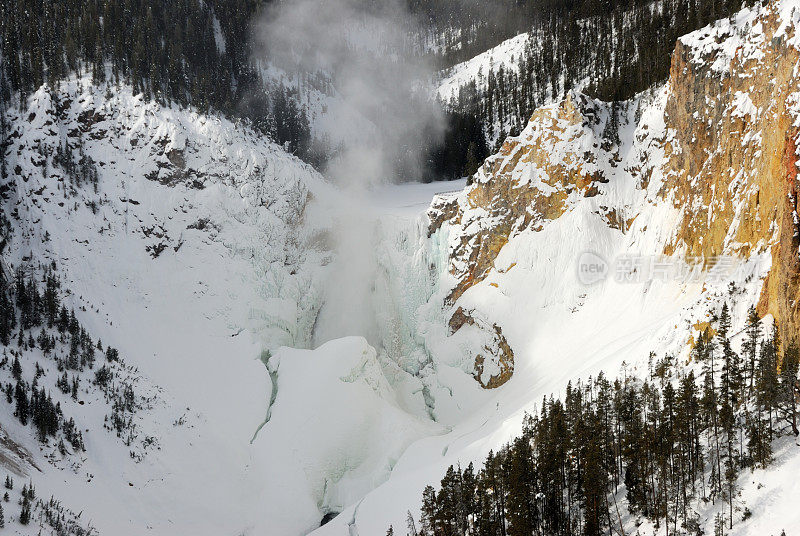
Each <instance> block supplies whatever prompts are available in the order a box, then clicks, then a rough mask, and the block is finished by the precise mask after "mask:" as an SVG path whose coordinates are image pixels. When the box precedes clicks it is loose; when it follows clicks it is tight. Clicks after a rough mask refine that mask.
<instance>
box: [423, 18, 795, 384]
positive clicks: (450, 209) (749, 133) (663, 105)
mask: <svg viewBox="0 0 800 536" xmlns="http://www.w3.org/2000/svg"><path fill="white" fill-rule="evenodd" d="M795 19H800V14H795V13H794V10H791V9H789V7H786V3H785V2H773V3H771V4H769V5H767V6H766V7H764V8H755V9H754V10H751V11H747V10H745V11H743V12H741V13H739V14H738V15H737V16H736V17H735V18H734V19H732V20H730V21H729V20H727V19H726V20H723V21H721V22H719V23H717V24H715V25H713V26H710V27H707V28H704V29H701V30H699V31H697V32H694V33H692V34H689V35H688V36H685V37H683V38H681V39H680V40H679V41H678V43H677V44H676V47H675V50H674V52H673V55H672V67H671V71H670V78H669V81H668V83H667V86H666V88H665V89H664V90H663V93H662V94H661V95H662V97H661V98H655V99H654V100H653V101H652V102H649V101H648V97H647V96H644V95H643V96H640V97H638V98H637V99H634V100H632V101H630V102H627V103H618V104H616V105H610V104H608V103H603V102H600V101H596V100H593V99H590V98H588V97H586V96H584V95H581V94H579V93H575V92H573V93H570V94H568V95H567V96H566V97H565V98H564V99H563V100H562V101H561V102H558V103H555V104H552V105H548V106H544V107H542V108H539V109H538V110H537V111H536V112H534V114H533V116H532V118H531V120H530V122H529V124H528V125H527V127H526V128H525V129H524V130H523V132H522V133H521V134H520V136H517V137H512V138H509V139H508V140H506V142H505V143H504V144H503V146H502V148H501V149H500V151H499V152H498V153H497V154H496V155H493V156H491V157H490V158H488V159H487V160H486V162H485V163H484V165H483V166H482V168H481V169H480V170H479V171H478V173H477V174H476V175H475V177H474V182H473V184H472V185H470V186H468V187H467V188H466V190H465V191H464V192H463V193H462V194H461V195H459V196H457V197H451V198H448V199H438V200H435V201H434V203H433V204H432V206H431V209H430V211H429V217H430V221H431V224H430V229H429V232H430V233H431V234H432V233H434V232H436V231H437V230H438V229H440V228H442V227H447V228H448V235H449V237H450V259H451V260H450V273H451V274H452V275H453V276H454V277H455V284H454V285H453V288H452V289H451V292H450V293H449V295H448V297H447V299H446V303H445V307H449V308H452V309H453V310H454V311H455V313H454V314H453V319H452V321H451V330H457V329H458V328H457V326H459V325H462V324H464V323H465V321H464V318H463V316H464V315H463V311H462V309H461V308H460V307H459V304H460V301H459V300H461V298H462V296H464V294H465V293H467V292H468V291H469V290H470V289H471V288H472V287H474V286H476V285H479V284H480V283H481V282H482V281H484V279H486V278H487V276H488V275H489V274H491V273H492V271H493V270H497V268H496V267H495V264H494V263H495V260H496V258H497V256H498V255H499V253H500V251H501V249H502V248H503V247H504V246H505V245H506V243H507V242H508V241H509V240H510V239H512V238H513V237H514V236H515V235H517V234H519V233H520V232H522V231H525V230H528V231H533V232H539V231H541V230H542V229H544V228H545V227H546V226H547V225H549V224H550V223H551V222H553V221H555V220H558V219H559V218H561V217H563V216H564V214H566V213H568V212H570V211H572V210H575V209H576V208H578V207H580V208H582V209H583V210H586V211H587V212H591V213H592V214H597V215H598V216H600V218H598V219H597V222H598V224H599V225H607V226H608V227H611V228H613V229H617V230H619V231H620V232H621V233H623V234H630V235H635V236H631V237H630V238H629V243H630V244H637V243H639V244H641V243H644V242H648V241H647V240H640V239H639V238H637V237H638V236H649V237H651V238H652V239H651V240H650V241H649V242H648V243H653V242H655V243H656V244H660V246H658V247H659V249H660V251H659V252H660V253H663V254H664V255H667V256H676V257H678V258H684V259H687V258H688V259H701V260H702V261H703V262H704V265H705V266H706V267H708V266H710V265H711V264H712V263H713V259H714V258H715V257H717V256H719V255H734V256H737V257H740V258H749V257H751V256H752V255H757V254H761V253H764V252H766V251H769V252H770V253H771V255H772V267H771V269H770V272H769V275H768V277H767V279H766V280H765V282H764V285H763V288H762V295H761V298H760V302H759V304H758V311H759V313H760V314H761V315H762V316H764V315H766V314H772V315H773V316H774V317H775V319H776V320H777V323H778V326H779V329H780V331H781V336H782V340H783V341H788V340H791V339H793V338H796V336H797V329H798V326H799V325H800V306H799V305H798V303H797V300H796V296H797V291H798V286H800V261H799V260H798V246H800V239H799V238H798V237H800V228H799V227H798V216H797V161H798V160H800V157H798V151H797V145H798V137H799V135H800V129H799V128H798V127H799V126H800V51H798V42H800V40H799V39H797V33H798V31H797V26H798V23H800V20H795ZM645 108H646V109H647V110H649V111H647V112H645V113H642V110H643V109H645ZM665 207H672V209H673V210H674V212H671V213H670V214H671V216H670V217H669V218H664V217H663V215H664V214H665V212H664V210H665ZM637 218H638V222H637V223H638V225H634V222H635V221H637ZM656 228H658V229H656ZM579 253H580V252H579V251H576V252H575V255H576V256H577V255H578V254H579ZM483 316H484V318H487V317H488V318H489V319H491V311H483ZM489 326H491V323H489ZM495 327H497V328H500V326H496V325H495ZM454 328H455V329H454ZM487 329H490V328H489V327H487ZM494 351H495V356H494V357H495V359H496V360H498V362H500V363H507V362H510V366H507V367H506V368H505V370H506V374H505V376H506V378H505V379H503V380H502V381H494V382H492V384H491V385H485V386H486V387H496V386H498V385H502V383H504V381H505V380H506V379H508V377H510V376H511V374H510V372H511V371H513V351H512V349H511V348H510V347H508V350H507V351H506V350H505V349H503V347H502V345H497V346H496V348H495V349H494ZM476 366H477V363H476Z"/></svg>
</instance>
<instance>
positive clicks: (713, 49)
mask: <svg viewBox="0 0 800 536" xmlns="http://www.w3.org/2000/svg"><path fill="white" fill-rule="evenodd" d="M795 31H796V30H795V29H794V28H792V27H789V28H788V29H784V28H782V20H781V17H780V16H779V14H778V13H777V12H776V9H775V5H771V6H768V7H767V8H766V9H765V10H764V11H763V12H762V14H761V15H760V16H759V17H758V18H757V22H756V24H752V25H751V26H750V33H749V34H747V35H745V36H739V35H736V32H725V31H721V30H716V31H712V32H706V34H707V35H706V36H705V37H704V36H700V37H699V38H695V39H689V40H687V41H688V42H684V40H681V41H679V42H678V44H677V46H676V48H675V52H674V53H673V55H672V67H671V70H670V81H669V90H670V97H669V99H668V101H667V105H666V110H665V124H666V125H667V127H668V128H672V129H674V131H675V137H674V139H673V143H674V147H673V148H674V150H673V151H672V153H671V154H670V157H669V158H668V159H667V161H666V163H665V175H666V176H667V180H666V181H665V182H664V185H663V188H662V192H661V196H662V197H663V199H665V200H668V201H670V202H672V203H673V204H674V205H675V206H676V207H680V208H681V209H682V211H683V215H682V219H681V221H680V224H679V227H678V229H677V230H676V233H675V235H674V238H673V240H672V241H670V242H669V243H667V244H666V245H665V252H666V253H671V252H672V251H684V252H685V253H686V254H687V255H693V256H701V257H703V258H704V259H706V260H708V259H709V258H710V257H713V256H715V255H720V254H723V253H726V254H730V253H733V254H737V255H740V256H747V255H749V254H750V253H755V252H760V251H764V250H766V249H768V248H769V249H770V250H771V252H772V258H773V266H772V269H771V272H770V275H769V277H768V279H767V282H766V284H765V285H764V288H763V295H762V298H761V300H760V303H759V312H760V313H761V314H762V315H764V314H767V313H771V314H773V316H775V318H776V319H777V321H778V324H779V326H780V329H781V331H782V332H783V334H784V337H783V339H784V340H788V339H791V338H794V337H796V336H797V327H798V321H799V320H800V316H798V308H797V304H796V303H795V296H796V294H797V285H798V273H799V272H798V243H797V222H796V204H797V201H796V199H797V196H796V190H797V164H796V162H797V160H798V156H797V145H796V140H797V137H798V130H797V128H795V127H794V126H793V125H794V124H796V123H795V121H796V118H797V110H796V102H797V101H796V98H797V91H798V90H800V76H798V71H797V67H798V65H800V52H799V51H798V49H797V48H796V47H795V46H794V45H793V44H789V43H790V41H791V39H792V37H794V34H795ZM733 43H737V44H738V46H737V47H736V48H735V49H734V50H733V52H732V51H731V49H732V48H734V47H731V46H730V45H731V44H733ZM698 45H700V46H698Z"/></svg>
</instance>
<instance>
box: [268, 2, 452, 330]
mask: <svg viewBox="0 0 800 536" xmlns="http://www.w3.org/2000/svg"><path fill="white" fill-rule="evenodd" d="M414 28H415V24H414V18H413V16H412V15H411V14H410V13H409V12H408V10H407V8H406V4H405V2H403V1H402V0H383V1H379V2H374V1H369V0H299V1H293V2H282V3H278V4H277V5H274V6H273V7H271V8H269V9H268V10H267V12H266V13H265V14H264V15H263V17H262V18H261V20H259V21H258V22H257V24H256V27H255V38H256V43H257V44H258V45H259V46H258V47H257V49H258V50H259V51H260V53H261V54H263V57H264V58H267V59H268V60H269V61H270V62H272V63H273V64H274V65H276V66H277V67H279V68H281V69H283V70H284V71H286V72H290V73H298V72H300V73H302V72H305V73H323V74H324V75H325V76H327V77H328V78H329V79H330V80H331V82H332V86H333V88H334V92H335V95H334V96H333V98H332V99H331V100H330V102H331V104H330V105H331V106H336V107H337V110H336V117H337V118H338V120H337V124H336V125H334V127H333V128H334V129H335V131H334V135H333V136H332V138H334V139H337V140H340V145H339V147H338V148H337V152H336V154H335V155H334V157H333V158H331V159H330V161H329V162H328V164H327V166H326V168H325V170H324V172H325V175H326V176H327V177H328V178H329V179H330V180H331V182H333V183H334V184H335V185H336V186H338V187H339V188H340V189H341V190H342V192H343V195H342V196H340V199H339V200H337V201H335V203H336V205H337V206H336V217H335V220H336V223H335V228H334V229H333V230H332V231H333V238H334V240H333V242H334V245H335V249H336V260H335V263H334V266H333V267H332V268H331V271H330V277H329V280H328V282H327V292H326V294H327V295H326V298H325V303H324V305H323V307H322V310H321V311H320V315H319V317H318V319H317V327H316V329H315V336H314V345H317V344H320V343H323V342H325V341H326V340H330V339H332V338H336V337H341V336H346V335H363V336H365V337H366V338H367V339H368V340H369V341H370V343H372V344H374V345H376V344H379V343H380V341H378V340H376V339H377V332H378V330H377V326H376V312H375V310H374V305H375V303H376V302H375V300H374V299H373V296H372V294H373V293H374V289H375V277H376V267H377V264H376V257H375V250H376V245H377V241H378V240H379V237H378V235H377V229H376V227H377V220H376V217H377V214H375V211H374V210H372V209H371V206H370V205H371V204H370V202H369V191H370V189H371V188H373V187H375V186H378V185H380V184H383V183H387V182H395V181H409V180H412V181H413V180H420V179H421V177H422V173H423V169H424V154H425V151H426V149H427V148H428V147H429V146H430V145H431V144H432V143H435V142H436V141H437V140H438V139H439V138H440V137H441V135H442V134H443V132H444V116H443V113H442V111H441V108H440V106H439V104H438V103H437V102H436V101H435V100H433V98H432V97H431V95H432V92H431V91H430V89H429V86H430V82H431V81H432V79H433V78H434V76H435V74H436V71H435V69H434V67H433V65H432V64H431V63H430V62H429V61H428V59H427V57H426V55H424V54H422V53H421V51H419V50H417V49H416V48H415V45H414V44H413V43H414V40H412V39H410V37H409V36H410V35H411V32H412V31H413V30H414ZM353 125H365V127H364V128H363V129H358V131H357V132H354V129H353ZM328 128H329V130H330V127H328ZM364 130H366V132H365V131H364Z"/></svg>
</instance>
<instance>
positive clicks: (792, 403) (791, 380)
mask: <svg viewBox="0 0 800 536" xmlns="http://www.w3.org/2000/svg"><path fill="white" fill-rule="evenodd" d="M798 354H799V352H798V347H797V343H795V341H792V342H790V343H789V344H788V345H787V346H786V349H785V350H784V353H783V363H782V364H781V385H782V388H783V389H782V396H781V399H782V400H783V401H784V404H783V405H784V406H785V407H786V412H787V414H788V417H787V420H788V421H789V424H790V425H791V426H792V433H793V434H794V435H795V436H797V435H798V434H800V431H798V429H797V392H798V390H797V371H798Z"/></svg>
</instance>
